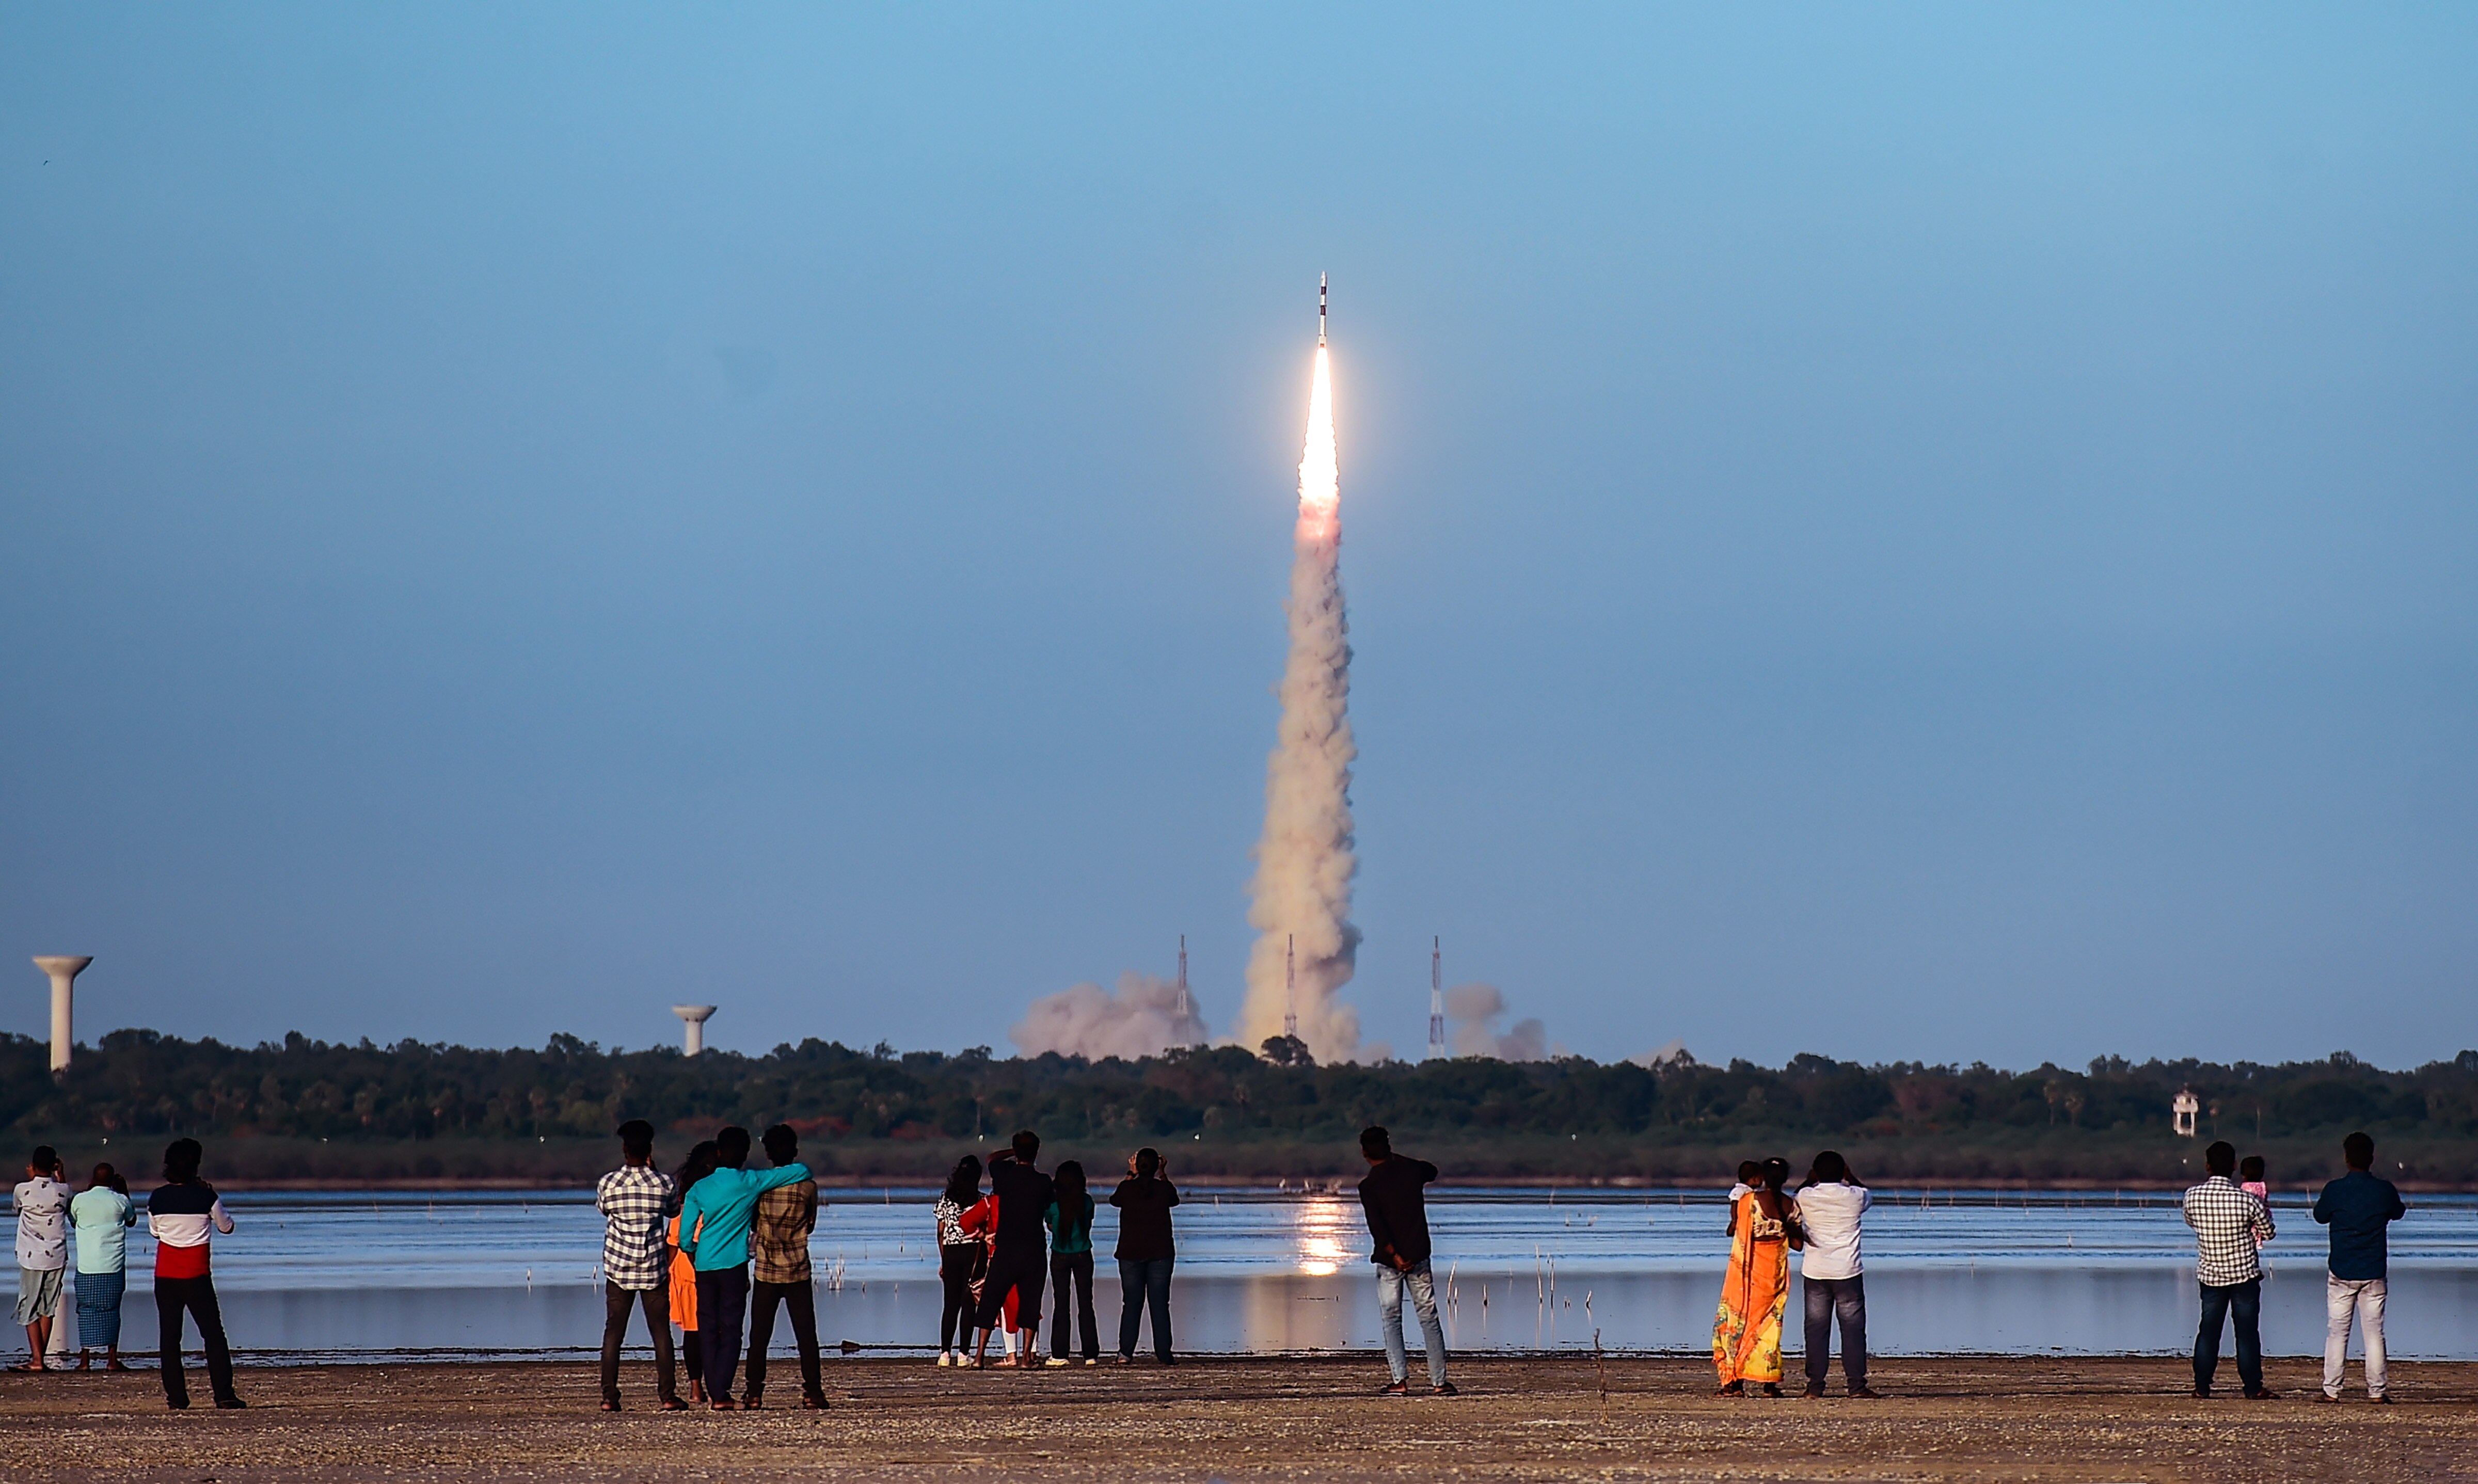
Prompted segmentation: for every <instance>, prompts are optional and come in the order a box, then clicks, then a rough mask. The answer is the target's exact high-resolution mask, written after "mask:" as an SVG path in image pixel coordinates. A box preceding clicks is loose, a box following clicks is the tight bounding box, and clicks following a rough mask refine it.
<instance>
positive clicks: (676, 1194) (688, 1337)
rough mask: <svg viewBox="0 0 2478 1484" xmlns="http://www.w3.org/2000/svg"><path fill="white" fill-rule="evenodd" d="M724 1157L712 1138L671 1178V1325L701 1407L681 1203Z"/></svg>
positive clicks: (700, 1350)
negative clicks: (676, 1328)
mask: <svg viewBox="0 0 2478 1484" xmlns="http://www.w3.org/2000/svg"><path fill="white" fill-rule="evenodd" d="M720 1160H721V1150H719V1149H718V1148H717V1147H716V1146H715V1143H714V1141H713V1140H711V1139H708V1140H706V1141H704V1142H703V1143H701V1144H698V1145H697V1146H696V1147H695V1148H694V1149H691V1150H689V1157H688V1158H687V1159H686V1160H684V1161H682V1162H681V1164H680V1170H679V1173H678V1174H676V1175H673V1176H672V1177H671V1196H670V1218H671V1227H670V1231H671V1272H670V1278H671V1282H670V1289H671V1322H672V1323H674V1324H677V1325H678V1326H680V1358H681V1359H682V1360H684V1361H686V1362H687V1363H688V1369H689V1400H690V1401H692V1402H695V1403H696V1404H698V1405H700V1406H702V1405H703V1404H704V1402H705V1346H702V1345H699V1344H698V1343H697V1313H696V1265H695V1263H692V1262H690V1261H689V1255H688V1254H687V1253H686V1252H683V1251H681V1250H680V1202H681V1201H683V1200H685V1199H686V1198H687V1197H688V1194H689V1187H690V1186H692V1185H695V1184H696V1183H697V1182H698V1181H699V1180H702V1179H704V1178H705V1177H706V1176H708V1175H710V1174H712V1173H714V1170H715V1166H716V1164H717V1163H718V1162H719V1161H720ZM704 1229H705V1218H704V1217H698V1218H697V1230H698V1231H703V1230H704ZM689 1235H690V1236H692V1237H694V1236H695V1235H696V1232H691V1233H689Z"/></svg>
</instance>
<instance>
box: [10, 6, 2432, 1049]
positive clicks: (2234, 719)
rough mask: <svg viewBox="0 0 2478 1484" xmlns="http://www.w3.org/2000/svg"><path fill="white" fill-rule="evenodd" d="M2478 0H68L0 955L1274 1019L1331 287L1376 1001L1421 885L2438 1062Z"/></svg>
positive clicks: (2078, 1003)
mask: <svg viewBox="0 0 2478 1484" xmlns="http://www.w3.org/2000/svg"><path fill="white" fill-rule="evenodd" d="M2473 43H2478V16H2473V14H2472V13H2471V12H2469V11H2468V10H2466V9H2465V8H2451V7H2440V6H2438V7H2414V6H2404V7H2386V8H2380V9H2370V8H2358V9H2349V10H2338V9H2332V8H2315V7H2260V6H2248V7H2198V6H2187V7H2173V8H2162V7H2120V8H2110V7H2077V8H2071V9H2067V8H2050V9H2037V8H2028V7H2007V8H1997V9H1990V8H1985V7H1957V8H1937V7H1904V8H1899V9H1884V10H1877V11H1872V12H1871V11H1867V10H1861V9H1854V8H1839V7H1834V8H1822V7H1818V8H1795V7H1784V8H1775V9H1769V10H1746V9H1729V10H1724V9H1719V8H1710V7H1688V8H1656V7H1645V6H1627V7H1613V8H1601V9H1593V8H1581V7H1573V8H1559V9H1557V10H1555V11H1554V12H1553V13H1550V14H1548V15H1547V16H1546V17H1545V18H1544V17H1542V16H1539V15H1536V14H1529V13H1509V12H1503V11H1489V10H1467V11H1456V10H1454V9H1450V8H1438V7H1431V6H1422V7H1403V8H1346V9H1343V10H1340V11H1336V10H1333V9H1332V8H1318V9H1297V10H1281V9H1276V8H1268V7H1256V8H1249V9H1246V10H1238V9H1230V10H1220V11H1206V10H1204V9H1202V8H1172V9H1163V8H1139V7H1130V8H1126V9H1120V10H1064V9H1060V10H1041V11H1019V10H1011V9H998V8H990V9H984V10H958V11H950V12H947V13H941V14H938V15H931V16H924V15H921V14H918V13H913V12H911V11H909V10H892V9H891V10H887V11H883V12H875V13H865V12H859V11H835V12H826V11H824V10H822V9H821V8H810V7H767V6H746V7H734V8H731V9H729V10H714V9H704V10H680V9H676V8H654V7H627V6H594V7H566V8H563V7H553V6H534V7H526V8H521V9H518V10H517V11H515V12H513V13H511V12H509V11H507V10H506V9H505V8H498V7H456V6H423V7H392V8H391V7H377V6H365V7H351V8H343V9H337V8H284V7H273V6H269V7H255V8H247V9H241V10H225V11H186V12H185V11H162V10H155V11H127V10H122V11H113V10H100V11H98V10H93V9H60V8H37V7H22V6H21V7H15V8H12V9H10V10H8V11H7V12H5V13H0V143H5V149H0V545H5V549H6V551H7V552H8V554H9V556H10V558H11V561H10V564H9V566H10V577H9V580H8V581H7V582H6V583H5V584H0V635H5V639H6V641H5V643H0V693H5V694H7V695H8V697H9V698H10V704H9V705H8V706H7V707H6V708H5V709H0V817H5V819H6V822H7V835H8V838H9V840H10V842H11V843H10V846H9V848H8V850H7V852H6V854H5V856H0V862H4V863H5V864H0V946H8V947H9V951H11V952H16V953H21V954H32V953H51V952H82V953H92V954H95V955H97V962H96V965H95V967H94V968H93V969H92V970H90V971H89V976H88V978H87V980H86V981H85V983H84V986H83V991H82V1000H81V1004H82V1012H81V1017H80V1019H81V1026H82V1029H83V1031H84V1032H85V1033H86V1034H87V1035H88V1036H89V1038H91V1037H92V1036H93V1035H95V1034H99V1033H100V1032H101V1031H103V1030H105V1029H108V1028H110V1027H112V1026H115V1025H121V1024H144V1025H151V1026H155V1027H158V1028H161V1029H164V1030H167V1031H176V1032H180V1033H184V1034H191V1035H195V1034H213V1035H215V1036H219V1037H223V1038H225V1039H229V1040H240V1041H244V1042H246V1041H253V1040H256V1039H259V1038H262V1037H271V1036H278V1035H281V1034H282V1033H283V1032H284V1031H286V1030H288V1029H294V1028H297V1029H300V1030H303V1031H305V1032H308V1033H310V1034H314V1035H318V1036H324V1037H330V1038H340V1037H341V1038H352V1037H358V1036H362V1035H369V1036H371V1037H374V1038H376V1039H379V1040H382V1041H387V1040H393V1039H395V1038H398V1037H401V1036H408V1035H409V1036H416V1037H420V1038H422V1039H425V1040H430V1039H446V1040H459V1041H466V1042H477V1043H485V1044H518V1043H527V1044H539V1043H540V1041H541V1040H542V1039H543V1038H544V1036H545V1035H547V1034H548V1033H550V1032H551V1031H554V1030H563V1029H564V1030H571V1031H574V1032H576V1033H577V1034H580V1035H584V1036H587V1037H589V1038H592V1039H596V1040H600V1041H603V1042H605V1043H619V1044H630V1045H638V1044H649V1043H653V1042H658V1041H669V1040H670V1039H672V1038H673V1037H674V1036H675V1034H676V1024H675V1022H673V1021H672V1020H671V1019H670V1016H669V1015H668V1013H667V1010H666V1007H667V1006H668V1005H670V1003H672V1002H674V1001H678V1000H691V999H693V1000H704V1001H713V1002H716V1003H720V1004H721V1005H722V1006H723V1010H722V1013H721V1014H720V1015H719V1016H718V1017H717V1018H716V1019H715V1021H714V1022H713V1024H712V1026H711V1027H710V1031H711V1034H712V1039H713V1040H714V1041H715V1042H716V1043H718V1044H724V1045H733V1046H741V1047H746V1048H751V1049H757V1048H763V1047H765V1046H768V1045H771V1044H774V1043H775V1042H777V1041H781V1040H786V1039H797V1038H799V1037H802V1036H808V1035H818V1036H830V1037H835V1038H839V1039H841V1040H844V1041H846V1042H847V1043H852V1044H870V1043H872V1042H875V1041H877V1040H879V1039H881V1038H883V1039H885V1040H888V1041H891V1042H893V1043H895V1044H898V1045H900V1046H907V1047H908V1046H944V1047H960V1046H963V1045H968V1044H978V1043H986V1044H997V1045H999V1046H1003V1045H1004V1044H1005V1033H1006V1029H1007V1026H1008V1025H1009V1024H1010V1023H1011V1022H1012V1021H1013V1020H1014V1019H1016V1018H1017V1017H1018V1015H1019V1014H1020V1013H1021V1011H1022V1007H1023V1006H1024V1003H1025V1002H1026V1001H1027V1000H1029V999H1030V998H1031V997H1033V996H1034V995H1037V994H1047V993H1049V992H1052V991H1055V990H1057V989H1060V988H1063V987H1065V986H1066V985H1068V984H1070V983H1073V982H1075V981H1077V980H1081V979H1100V980H1102V981H1104V982H1107V981H1108V980H1110V979H1112V978H1114V977H1115V976H1116V975H1117V974H1118V973H1119V972H1120V971H1121V970H1123V969H1141V970H1147V971H1152V972H1167V971H1168V970H1169V968H1170V967H1171V962H1172V957H1173V954H1174V951H1175V947H1176V936H1177V935H1178V934H1180V933H1182V932H1184V933H1186V934H1187V935H1188V937H1189V941H1190V944H1191V948H1192V950H1193V953H1194V956H1195V972H1196V979H1197V985H1198V989H1199V992H1200V994H1201V998H1202V999H1203V1002H1204V1007H1205V1009H1206V1012H1207V1014H1208V1016H1209V1017H1210V1018H1212V1019H1214V1020H1215V1022H1216V1023H1217V1024H1218V1023H1220V1022H1221V1021H1222V1020H1224V1019H1226V1018H1227V1016H1228V1014H1229V1012H1230V1010H1231V1008H1232V1007H1233V1006H1234V1005H1235V1003H1236V1000H1237V995H1238V985H1239V970H1240V966H1241V963H1242V960H1243V957H1244V953H1245V949H1246V944H1247V930H1246V926H1245V921H1244V914H1245V905H1246V904H1245V900H1244V896H1243V888H1244V886H1245V883H1246V881H1247V877H1248V872H1249V863H1248V859H1247V852H1248V849H1249V847H1250V845H1251V844H1252V843H1253V841H1254V839H1255V834H1256V828H1257V824H1258V816H1259V811H1260V809H1261V802H1262V786H1263V767H1264V755H1265V752H1266V750H1267V748H1268V747H1269V745H1270V743H1271V741H1272V727H1273V718H1274V706H1273V700H1272V697H1271V694H1270V687H1271V685H1272V683H1273V681H1274V680H1275V678H1276V677H1277V674H1278V671H1279V667H1280V660H1281V645H1282V626H1281V620H1280V614H1279V602H1280V599H1281V594H1282V590H1283V582H1284V578H1285V572H1286V568H1287V563H1288V559H1289V552H1288V544H1287V541H1288V524H1289V519H1290V514H1291V500H1292V492H1293V491H1292V481H1293V475H1292V465H1294V464H1295V463H1296V461H1297V458H1298V447H1299V435H1300V424H1301V420H1302V415H1303V412H1304V404H1305V392H1306V377H1307V371H1308V355H1307V352H1308V347H1309V341H1310V338H1311V335H1312V331H1313V325H1312V322H1311V321H1312V318H1313V296H1314V288H1315V281H1316V275H1317V273H1318V272H1319V271H1321V270H1323V271H1329V272H1330V273H1331V274H1332V275H1333V284H1334V340H1335V358H1336V378H1337V391H1336V404H1337V420H1338V423H1339V425H1340V438H1341V445H1342V460H1343V481H1344V507H1343V508H1344V517H1343V518H1344V548H1343V566H1344V577H1345V582H1346V584H1347V585H1348V589H1349V592H1350V596H1351V601H1352V607H1353V626H1354V637H1355V640H1356V643H1357V663H1356V667H1355V670H1354V677H1353V679H1354V685H1355V688H1356V689H1355V692H1354V720H1355V723H1356V726H1357V728H1358V735H1359V740H1360V744H1361V748H1362V757H1361V764H1360V770H1359V779H1358V785H1357V789H1356V791H1355V801H1356V804H1357V808H1358V818H1359V824H1360V854H1361V861H1362V868H1361V875H1360V892H1359V907H1358V914H1357V917H1358V921H1359V923H1360V925H1361V927H1362V928H1363V930H1364V931H1365V933H1366V935H1367V941H1366V944H1365V946H1364V948H1363V950H1362V954H1361V960H1360V973H1359V978H1358V980H1357V982H1356V986H1355V988H1354V990H1353V996H1352V997H1353V999H1354V1000H1355V1002H1356V1003H1357V1004H1358V1005H1359V1006H1360V1008H1361V1011H1362V1015H1363V1017H1364V1019H1366V1021H1367V1023H1368V1027H1369V1031H1370V1034H1371V1035H1372V1036H1374V1037H1377V1038H1379V1039H1384V1040H1388V1041H1391V1042H1392V1043H1393V1044H1395V1045H1396V1046H1397V1047H1398V1048H1409V1047H1411V1046H1412V1045H1414V1044H1416V1043H1417V1042H1418V1040H1419V1039H1420V1036H1421V1031H1422V1025H1423V1023H1424V1020H1423V1018H1424V1016H1425V1011H1426V990H1427V977H1428V945H1429V935H1431V934H1442V935H1443V936H1444V938H1445V940H1446V947H1447V955H1448V957H1447V968H1448V976H1449V979H1450V980H1453V981H1460V980H1465V979H1485V980H1487V981H1490V982H1492V983H1495V984H1498V985H1499V986H1501V987H1502V988H1503V989H1504V990H1505V994H1506V996H1507V998H1508V1000H1509V1002H1510V1003H1511V1005H1512V1006H1513V1008H1514V1012H1515V1013H1516V1014H1517V1015H1522V1016H1531V1015H1536V1016H1539V1017H1541V1018H1543V1019H1545V1020H1547V1022H1548V1025H1549V1031H1550V1035H1551V1037H1552V1039H1553V1040H1554V1041H1555V1042H1557V1043H1559V1044H1563V1045H1565V1046H1568V1047H1570V1048H1572V1049H1575V1050H1578V1051H1581V1052H1585V1053H1588V1054H1592V1055H1596V1056H1602V1057H1614V1056H1621V1055H1626V1054H1630V1053H1632V1052H1637V1051H1641V1050H1644V1049H1647V1048H1650V1047H1652V1046H1656V1045H1658V1044H1662V1043H1664V1042H1667V1041H1670V1040H1672V1039H1673V1038H1675V1039H1682V1040H1684V1041H1685V1042H1686V1044H1688V1045H1689V1046H1690V1047H1691V1048H1692V1049H1693V1050H1694V1051H1695V1052H1696V1053H1697V1054H1698V1055H1699V1056H1702V1057H1704V1058H1706V1059H1707V1060H1719V1059H1726V1058H1728V1057H1731V1056H1746V1057H1750V1058H1755V1059H1758V1060H1764V1061H1778V1060H1779V1059H1781V1058H1783V1057H1784V1056H1786V1055H1789V1054H1791V1053H1793V1052H1797V1051H1802V1050H1809V1051H1817V1052H1822V1053H1825V1054H1829V1055H1835V1056H1845V1057H1858V1058H1863V1059H1894V1058H1901V1059H1923V1060H1963V1061H1967V1060H1972V1059H1982V1058H1984V1059H1985V1060H1987V1061H1990V1062H1994V1063H1998V1064H2003V1065H2015V1066H2020V1065H2034V1064H2036V1063H2038V1062H2040V1061H2042V1060H2046V1059H2054V1060H2057V1061H2059V1062H2061V1063H2067V1064H2072V1063H2079V1062H2081V1061H2083V1060H2086V1059H2087V1058H2089V1057H2091V1056H2093V1055H2097V1054H2101V1053H2105V1052H2117V1053H2123V1054H2127V1055H2132V1056H2136V1057H2142V1056H2149V1055H2162V1056H2177V1055H2200V1056H2210V1057H2215V1058H2239V1057H2250V1058H2256V1059H2273V1058H2285V1057H2292V1056H2317V1055H2321V1054H2323V1053H2325V1052H2328V1051H2330V1050H2333V1049H2335V1048H2338V1047H2344V1046H2345V1047H2349V1048H2351V1049H2354V1050H2356V1051H2358V1052H2359V1053H2361V1054H2362V1055H2365V1056H2368V1057H2370V1058H2373V1059H2376V1060H2379V1061H2383V1062H2386V1063H2388V1064H2403V1063H2414V1062H2419V1061H2424V1060H2427V1059H2430V1058H2432V1057H2439V1056H2442V1057H2448V1056H2450V1055H2451V1054H2453V1053H2454V1052H2455V1051H2458V1050H2459V1049H2461V1048H2462V1047H2465V1046H2470V1045H2478V994H2473V993H2472V990H2473V987H2478V986H2473V976H2478V911H2473V900H2478V776H2473V771H2472V768H2471V766H2470V765H2471V760H2472V758H2473V756H2478V705H2473V698H2478V686H2473V682H2478V591H2473V588H2472V583H2471V578H2470V574H2471V572H2472V569H2473V558H2478V506H2473V498H2472V495H2473V479H2472V470H2473V455H2478V417H2473V414H2472V408H2473V405H2478V402H2473V393H2478V279H2473V277H2472V275H2471V274H2470V272H2469V264H2471V263H2472V262H2478V90H2473V89H2472V88H2470V87H2469V86H2468V79H2469V77H2470V76H2472V75H2473V70H2478V44H2473ZM17 982H18V989H19V993H18V994H15V995H13V996H8V997H5V998H0V1028H9V1029H15V1030H19V1031H22V1032H26V1033H29V1034H34V1035H40V1034H42V1033H43V1024H44V1021H43V1009H42V1004H43V995H42V981H41V979H40V977H39V976H38V974H36V972H35V971H34V970H33V968H31V967H28V968H24V969H22V970H21V971H20V975H19V979H18V981H17Z"/></svg>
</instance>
